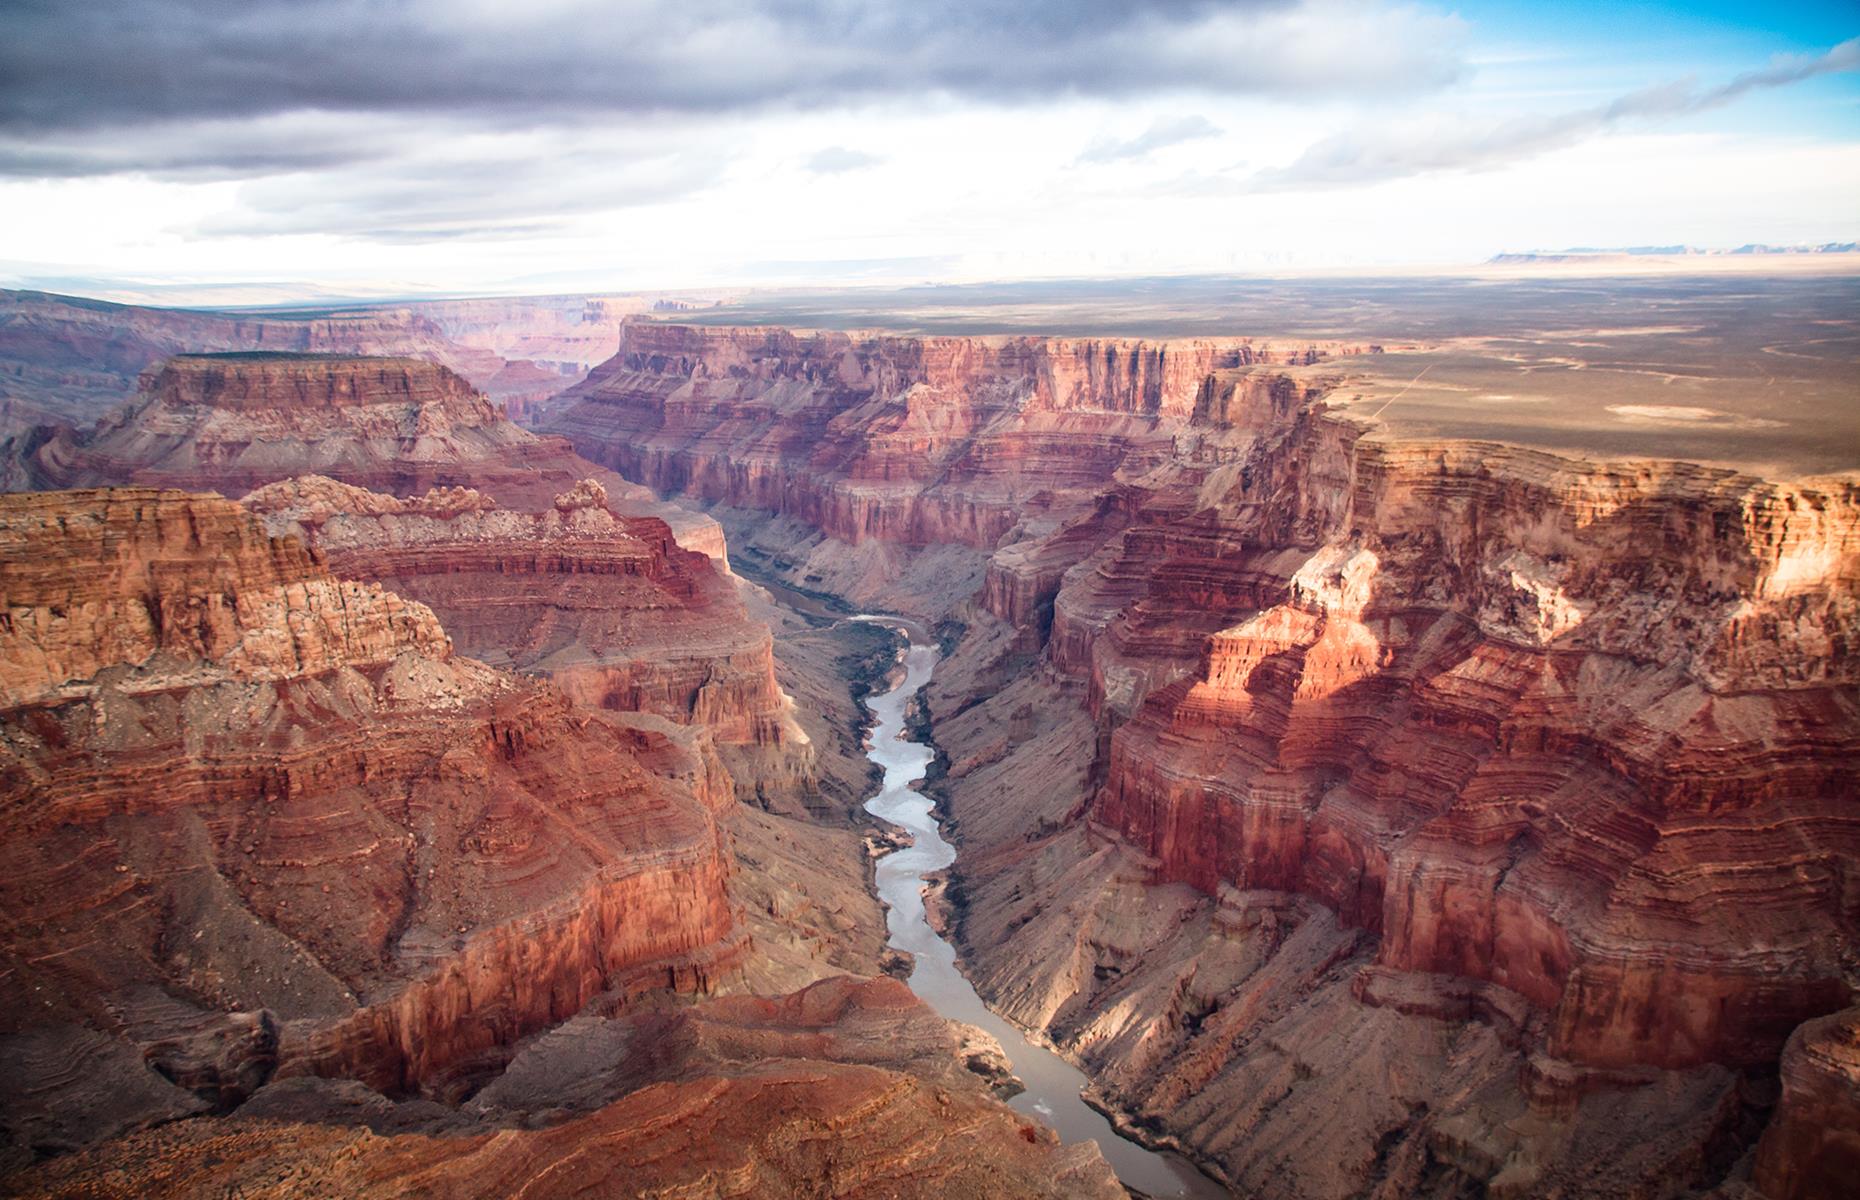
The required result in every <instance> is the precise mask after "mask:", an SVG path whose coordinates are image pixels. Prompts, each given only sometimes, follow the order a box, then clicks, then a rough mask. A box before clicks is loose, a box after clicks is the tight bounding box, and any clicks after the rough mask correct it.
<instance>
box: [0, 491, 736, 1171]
mask: <svg viewBox="0 0 1860 1200" xmlns="http://www.w3.org/2000/svg"><path fill="white" fill-rule="evenodd" d="M0 594H4V596H5V597H6V611H5V613H4V621H3V623H0V689H3V690H0V824H4V827H5V836H4V838H0V906H4V908H5V910H6V911H7V912H8V914H9V919H10V923H9V928H8V933H7V936H6V939H5V944H4V945H3V946H0V958H4V960H5V969H4V970H0V1012H3V1013H4V1014H5V1016H4V1017H3V1018H0V1042H3V1043H4V1045H5V1047H6V1048H7V1049H6V1050H5V1053H7V1054H8V1056H9V1061H11V1062H12V1063H13V1064H14V1067H13V1070H14V1076H13V1077H14V1079H15V1081H16V1083H17V1086H18V1088H19V1089H20V1090H19V1091H17V1092H16V1093H15V1097H16V1098H19V1097H24V1096H28V1095H29V1096H32V1097H33V1098H34V1099H33V1103H35V1104H38V1105H41V1106H42V1107H43V1108H44V1109H45V1111H46V1113H47V1114H49V1115H42V1117H41V1118H34V1121H35V1122H36V1124H35V1123H34V1122H28V1123H27V1125H25V1126H18V1125H14V1126H12V1127H13V1128H14V1130H15V1136H19V1131H20V1130H21V1129H27V1130H30V1129H34V1128H36V1129H40V1130H41V1133H43V1131H44V1130H45V1129H46V1128H47V1127H60V1126H61V1125H62V1124H63V1123H67V1122H72V1121H75V1120H76V1118H74V1117H73V1116H72V1113H73V1112H74V1111H77V1112H80V1113H81V1112H83V1111H88V1109H89V1108H90V1107H92V1106H94V1105H95V1104H96V1101H94V1100H86V1099H85V1098H84V1097H83V1096H82V1095H81V1094H75V1095H74V1094H73V1091H72V1089H74V1088H75V1089H78V1091H79V1092H80V1093H81V1092H82V1089H84V1088H86V1087H91V1086H98V1085H101V1086H103V1087H105V1088H107V1089H110V1092H111V1095H113V1096H115V1097H118V1098H119V1099H121V1098H123V1097H128V1099H121V1104H122V1106H123V1107H125V1108H126V1110H127V1115H125V1116H124V1117H123V1118H122V1119H123V1121H124V1122H125V1124H126V1125H129V1126H133V1125H134V1124H136V1123H141V1122H144V1121H147V1120H151V1119H160V1118H161V1116H162V1115H163V1114H166V1115H174V1114H175V1113H176V1112H177V1111H180V1112H184V1111H188V1110H189V1107H190V1106H197V1105H198V1104H199V1103H200V1101H198V1100H196V1099H195V1096H196V1095H202V1096H210V1097H212V1098H213V1099H212V1100H211V1101H209V1102H210V1103H227V1102H232V1103H236V1102H237V1100H238V1099H240V1098H242V1097H243V1095H244V1094H245V1092H247V1091H249V1089H250V1088H251V1087H252V1086H256V1084H257V1083H258V1082H262V1081H263V1080H264V1078H266V1077H267V1076H268V1075H271V1074H272V1073H274V1072H276V1073H280V1074H291V1073H298V1072H316V1073H322V1074H333V1075H342V1076H349V1077H354V1078H358V1079H362V1080H364V1081H366V1082H368V1083H370V1084H373V1085H375V1086H379V1087H384V1088H389V1089H398V1090H409V1091H413V1090H428V1091H433V1092H437V1093H440V1094H446V1093H448V1092H450V1091H451V1090H453V1089H455V1088H457V1087H459V1086H462V1085H463V1084H464V1083H466V1082H467V1081H469V1080H471V1079H472V1078H473V1077H474V1076H475V1075H477V1074H479V1073H480V1072H482V1071H483V1070H485V1069H486V1068H487V1067H494V1066H495V1065H497V1064H498V1063H500V1062H501V1061H502V1060H503V1058H504V1057H507V1055H508V1053H509V1048H510V1047H511V1046H512V1045H513V1044H514V1043H515V1041H516V1040H517V1039H519V1038H521V1037H523V1036H524V1035H526V1034H527V1033H529V1032H532V1031H534V1030H537V1029H540V1028H543V1027H545V1026H548V1025H550V1024H553V1023H555V1022H558V1021H560V1020H562V1019H564V1018H565V1017H567V1016H569V1015H571V1014H572V1013H574V1012H575V1011H577V1010H578V1009H579V1008H580V1007H581V1006H582V1005H583V1004H584V1003H585V1002H586V1001H587V1000H589V999H590V998H591V997H593V996H594V995H596V994H597V993H599V992H601V991H602V990H603V989H606V988H611V987H619V988H640V987H664V986H668V985H671V986H676V987H678V988H680V989H681V990H703V989H704V988H706V987H707V986H708V984H709V981H710V980H711V979H712V978H714V977H715V975H716V973H717V972H718V971H720V970H722V969H724V968H726V967H727V966H728V964H729V963H730V962H731V961H732V959H733V958H734V956H735V955H736V954H737V953H738V948H737V946H736V942H735V934H734V918H733V916H732V912H731V907H730V903H729V900H728V898H727V896H726V893H725V890H724V883H725V878H726V874H727V868H726V859H725V857H724V854H723V850H722V839H721V835H720V833H719V830H718V827H717V824H716V820H715V817H714V813H715V811H716V810H717V808H718V807H719V806H720V805H723V804H726V803H728V798H729V792H728V784H727V780H724V779H723V778H722V776H721V773H720V772H717V771H715V770H714V769H710V768H707V767H705V766H704V764H703V763H702V762H700V761H694V760H693V759H692V756H691V751H690V750H689V749H688V748H686V747H684V746H681V745H680V744H679V743H677V742H676V741H675V740H673V739H669V738H668V737H667V736H666V735H664V734H663V733H658V732H654V731H653V729H652V728H651V727H649V726H634V725H630V724H628V723H627V722H626V720H625V719H622V718H614V719H611V720H610V719H607V718H603V717H597V716H593V715H590V714H588V713H586V712H585V711H582V710H578V709H576V708H574V707H572V706H570V705H569V704H568V703H567V702H565V701H564V700H563V699H562V698H561V697H559V696H558V695H555V694H554V693H553V692H551V691H549V690H547V689H545V688H543V687H541V686H538V685H536V684H534V683H531V682H527V681H524V680H521V679H518V678H517V677H514V676H509V675H505V674H502V673H500V672H497V671H494V670H492V669H490V668H488V667H486V666H484V665H482V664H480V663H477V662H474V661H472V660H470V659H466V658H462V657H459V656H456V655H455V654H453V652H452V647H451V644H450V642H449V640H448V639H447V637H446V636H445V634H444V632H443V631H442V630H441V628H440V626H439V623H438V622H437V621H436V620H435V619H434V617H433V615H432V613H431V612H430V611H429V610H428V609H427V608H426V607H425V606H423V605H420V604H417V603H413V602H409V601H403V600H401V599H399V598H398V597H396V596H395V595H394V594H393V593H391V592H387V591H385V590H383V589H382V588H381V587H379V586H378V585H374V584H363V583H356V582H349V581H339V580H337V579H335V578H333V577H332V576H331V575H330V574H329V572H328V571H327V569H325V568H324V567H323V566H321V565H320V564H318V563H317V562H315V561H314V560H313V559H312V558H311V556H310V555H309V554H308V553H307V552H306V551H305V550H304V549H303V547H302V546H301V545H300V544H299V543H297V542H296V541H294V540H289V539H282V540H281V539H274V538H271V537H269V536H268V535H267V534H266V533H265V531H264V529H263V527H262V526H261V525H260V524H259V523H258V521H257V519H256V518H254V517H252V516H250V515H249V514H247V513H245V512H244V511H243V510H242V509H240V508H239V507H238V506H237V505H235V504H232V503H231V502H228V501H225V500H222V499H220V498H218V497H213V496H197V495H187V494H183V493H177V492H164V491H156V490H152V489H135V488H131V489H117V490H99V491H89V492H66V493H38V494H30V495H19V496H6V497H0ZM84 1028H88V1029H90V1030H93V1031H96V1033H100V1034H102V1035H104V1039H103V1041H101V1042H96V1043H95V1044H94V1046H93V1043H92V1042H90V1041H86V1040H85V1039H86V1038H95V1036H96V1034H95V1033H93V1034H80V1033H79V1032H78V1031H79V1030H81V1029H84ZM113 1046H114V1047H126V1049H124V1050H122V1051H121V1052H119V1051H118V1050H113V1049H110V1047H113ZM84 1047H92V1048H91V1049H84ZM87 1055H88V1056H89V1057H90V1060H91V1066H90V1067H89V1068H87V1069H83V1070H78V1071H75V1072H74V1071H73V1070H72V1068H73V1067H74V1065H78V1064H80V1063H82V1062H84V1061H85V1056H87ZM20 1056H23V1057H20ZM98 1056H101V1058H99V1057H98ZM145 1059H146V1064H145ZM22 1063H23V1064H24V1065H21V1064H22ZM167 1081H175V1082H173V1083H170V1082H167ZM177 1085H179V1087H180V1088H181V1089H182V1090H177ZM137 1096H141V1097H142V1099H140V1100H136V1099H134V1098H135V1097H137ZM115 1102H116V1101H112V1103H115ZM84 1120H88V1118H85V1119H84ZM78 1123H79V1124H82V1122H81V1121H80V1122H78ZM86 1128H87V1129H88V1132H89V1134H90V1135H91V1136H95V1134H96V1133H98V1132H107V1131H108V1128H109V1126H108V1122H107V1120H106V1119H104V1118H102V1117H99V1119H98V1122H97V1123H91V1124H90V1125H88V1126H86ZM26 1136H29V1137H30V1136H38V1135H31V1134H27V1135H26ZM45 1136H48V1137H50V1136H51V1135H45ZM47 1144H48V1145H50V1146H52V1147H56V1146H58V1145H61V1144H69V1143H61V1142H59V1141H58V1140H57V1139H56V1138H53V1139H52V1140H51V1141H50V1142H49V1143H47Z"/></svg>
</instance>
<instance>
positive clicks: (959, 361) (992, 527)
mask: <svg viewBox="0 0 1860 1200" xmlns="http://www.w3.org/2000/svg"><path fill="white" fill-rule="evenodd" d="M1339 349H1342V347H1339V346H1337V345H1336V344H1334V343H1325V344H1321V345H1320V344H1305V343H1299V344H1297V345H1290V344H1287V345H1277V344H1268V343H1254V342H1241V341H1235V342H1231V343H1227V342H1161V343H1145V342H1132V341H1116V340H1105V341H1072V340H1064V339H1056V338H1006V339H979V338H900V337H888V336H879V335H849V334H840V333H808V334H797V333H790V332H788V331H785V330H779V329H727V328H706V327H698V326H679V325H666V324H657V323H651V322H640V321H636V322H629V323H627V324H626V325H625V326H624V327H623V328H622V330H621V338H620V349H619V352H618V353H617V354H616V355H615V356H614V357H613V358H611V359H609V360H608V361H607V362H605V363H603V364H601V365H600V366H599V367H596V368H595V369H594V370H593V371H592V372H591V373H590V374H589V376H588V378H587V379H586V380H585V381H583V382H582V383H581V384H578V385H577V386H575V387H574V388H571V389H569V390H568V391H567V392H564V393H563V394H562V395H560V396H558V397H556V398H555V399H554V400H552V401H550V402H549V403H547V404H545V405H543V406H542V407H541V408H540V409H539V410H538V413H537V415H536V417H535V418H534V419H533V422H532V424H533V427H534V428H536V429H538V430H541V431H543V432H548V433H558V434H561V435H563V436H566V437H568V438H569V439H570V440H571V441H572V442H573V443H574V445H575V447H576V449H577V450H578V451H580V452H581V453H582V454H583V455H585V456H587V457H588V458H591V459H593V460H594V461H596V462H600V463H603V464H605V465H607V466H611V467H613V468H614V469H616V470H618V471H619V472H620V473H621V474H622V475H624V476H626V477H627V478H628V479H631V480H634V481H637V482H640V483H644V484H646V485H647V486H649V487H652V488H654V489H655V490H657V491H659V492H661V493H678V494H680V495H683V496H687V497H693V498H697V499H701V500H705V501H709V502H713V503H716V504H721V505H727V506H731V507H734V508H739V509H756V510H760V511H762V512H765V513H773V514H776V515H778V516H780V517H784V518H788V519H791V520H793V521H797V522H800V523H802V524H804V525H806V526H808V527H810V528H811V529H812V530H813V531H815V532H816V533H817V534H820V535H825V537H827V538H829V539H832V542H833V544H832V545H830V546H827V547H824V548H822V550H821V553H820V554H819V555H818V559H819V561H815V562H805V561H803V562H796V563H792V564H784V565H792V566H794V567H795V575H796V577H798V578H800V579H802V580H807V577H808V576H810V575H812V576H813V577H814V578H813V579H812V580H811V582H812V583H814V584H815V585H816V586H823V585H824V586H827V587H828V588H829V589H830V590H836V591H840V592H842V593H851V594H854V595H855V596H856V597H859V598H863V597H862V595H861V594H862V593H867V592H870V593H873V594H876V592H877V590H878V589H880V588H882V586H883V584H885V583H888V582H890V579H891V578H892V577H895V576H896V574H897V573H899V572H900V571H902V570H904V569H905V564H903V563H901V562H899V561H898V558H897V556H896V554H895V549H896V548H898V547H906V548H924V547H933V546H951V547H962V548H965V549H967V550H969V551H972V552H984V553H985V552H987V551H990V550H992V549H993V548H994V547H995V546H996V545H997V544H998V543H1000V542H1001V541H1002V540H1003V539H1004V537H1009V535H1010V533H1011V532H1012V533H1013V534H1014V536H1015V537H1018V536H1020V535H1022V534H1024V533H1026V532H1029V531H1044V530H1047V529H1050V528H1051V527H1052V526H1053V525H1054V524H1056V523H1057V522H1059V521H1060V520H1062V519H1064V518H1066V517H1067V516H1069V515H1071V514H1073V513H1074V512H1075V511H1076V510H1077V509H1078V508H1079V507H1080V506H1081V505H1087V504H1090V503H1092V502H1093V501H1094V500H1095V498H1096V496H1097V495H1098V493H1099V492H1100V491H1101V490H1102V489H1103V487H1104V486H1105V484H1106V482H1107V481H1109V480H1111V479H1114V478H1122V477H1136V476H1140V475H1141V474H1143V473H1144V472H1146V471H1148V470H1150V469H1151V468H1153V467H1155V466H1157V465H1159V464H1161V463H1163V462H1165V461H1167V459H1168V458H1169V456H1170V454H1171V452H1172V448H1173V441H1172V434H1171V431H1170V428H1169V425H1170V423H1172V422H1179V421H1181V420H1184V419H1186V418H1188V417H1190V416H1191V415H1192V414H1194V413H1195V412H1196V411H1197V409H1199V408H1205V407H1206V406H1207V405H1208V404H1209V403H1210V402H1211V397H1210V396H1209V395H1208V394H1205V387H1204V385H1206V384H1207V382H1208V379H1209V376H1210V375H1211V373H1213V372H1215V371H1217V370H1219V369H1227V368H1234V367H1239V366H1243V365H1247V364H1252V363H1259V362H1266V361H1272V362H1287V361H1300V362H1304V361H1312V362H1315V361H1318V360H1319V359H1321V358H1323V357H1326V356H1327V355H1329V354H1332V353H1334V352H1336V351H1337V350H1339ZM788 540H789V541H792V540H793V539H792V538H790V539H788Z"/></svg>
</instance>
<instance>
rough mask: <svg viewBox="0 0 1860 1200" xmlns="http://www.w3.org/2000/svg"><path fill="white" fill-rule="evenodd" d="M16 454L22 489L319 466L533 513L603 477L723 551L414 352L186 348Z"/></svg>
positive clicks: (234, 478) (694, 523)
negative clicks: (130, 390) (106, 411)
mask: <svg viewBox="0 0 1860 1200" xmlns="http://www.w3.org/2000/svg"><path fill="white" fill-rule="evenodd" d="M12 457H13V459H14V460H15V461H14V462H13V463H12V464H11V474H12V475H13V476H14V478H13V479H11V480H9V484H10V485H11V486H15V487H49V488H58V487H77V486H100V485H109V484H136V485H144V486H156V487H174V488H182V489H188V490H196V491H200V490H212V491H218V492H220V493H221V494H223V495H228V496H238V495H242V494H244V493H245V492H247V491H250V490H252V489H253V488H256V487H260V486H262V485H264V484H267V483H273V482H276V481H278V480H282V479H289V478H292V477H294V476H297V475H302V474H306V473H316V474H321V475H326V476H330V477H332V478H337V479H341V480H343V481H344V482H347V483H353V484H356V485H358V486H362V487H366V488H369V489H371V490H374V491H381V492H388V493H391V494H394V495H403V496H404V495H416V494H419V493H423V492H425V491H427V490H429V489H431V488H434V487H440V488H446V487H470V488H475V489H478V490H480V491H483V492H486V493H488V494H490V495H492V496H494V497H496V498H497V499H498V500H499V501H500V502H502V503H503V504H505V505H508V506H511V507H517V508H525V509H529V510H532V511H542V510H546V509H548V508H549V507H550V506H551V504H552V503H553V500H554V498H555V497H556V496H557V495H559V494H561V493H563V492H566V491H568V490H570V489H571V488H573V487H574V485H575V484H576V483H577V482H579V481H580V480H582V479H584V478H587V477H589V476H590V475H597V476H601V477H602V483H603V484H604V485H605V486H607V487H608V489H609V493H610V499H611V500H612V502H613V503H614V504H615V505H616V506H617V507H619V508H620V509H621V510H622V511H624V512H627V513H628V514H629V515H640V516H658V517H660V518H662V519H664V520H665V521H667V522H668V523H669V524H670V525H671V526H672V527H673V530H674V532H675V533H676V534H677V536H678V538H679V540H680V542H681V543H682V544H684V545H686V546H688V547H690V548H693V549H699V550H704V551H706V552H708V553H712V554H715V555H717V556H718V557H721V556H722V553H723V548H722V539H721V537H720V535H719V534H718V531H717V528H716V525H715V523H714V522H712V521H710V520H708V519H707V518H704V517H701V516H697V515H696V514H691V513H685V512H683V511H682V510H678V509H675V508H673V507H671V506H669V505H661V504H658V503H656V502H655V501H654V500H653V499H652V497H651V495H650V494H649V493H647V492H645V491H644V490H643V489H641V488H638V487H636V486H633V485H630V484H627V483H626V482H625V481H624V480H621V479H619V478H617V477H615V476H613V475H611V474H610V473H607V472H604V471H601V470H600V469H599V468H596V467H594V466H592V465H591V464H588V463H586V462H584V461H582V460H581V459H579V458H578V457H577V456H576V455H575V454H574V452H573V451H572V450H570V449H569V447H568V445H567V443H566V442H564V441H562V440H561V439H559V438H539V437H536V436H535V435H534V434H531V433H529V432H527V431H525V430H523V429H520V428H518V427H517V426H516V425H514V424H512V423H511V422H510V421H509V420H507V419H506V418H505V417H504V415H503V412H502V411H501V409H500V408H499V407H498V406H497V405H495V404H493V403H492V402H491V401H490V400H489V399H488V398H486V397H485V396H484V395H482V394H480V393H479V392H477V391H476V390H474V389H473V387H472V386H471V384H469V383H467V382H466V381H465V380H464V379H463V378H461V377H460V376H458V375H457V374H455V373H453V372H452V371H450V370H448V369H446V368H445V367H443V366H439V365H437V364H435V363H431V362H427V361H424V360H420V359H414V358H392V357H372V358H371V357H358V356H342V355H316V354H283V353H280V354H271V353H250V354H198V355H181V356H178V357H175V358H171V359H169V360H167V361H166V362H165V363H163V364H162V365H161V367H160V368H159V369H156V370H153V371H151V372H150V373H149V374H148V375H147V376H145V378H144V381H143V388H142V390H141V392H140V394H139V395H138V396H137V397H136V398H135V399H134V400H132V401H130V402H129V403H127V404H125V405H123V406H122V407H120V408H119V409H117V410H116V411H115V412H113V413H111V414H110V415H109V416H107V417H105V418H104V419H103V420H101V421H99V422H98V424H97V426H96V427H95V428H93V429H90V430H87V431H85V432H83V433H75V434H74V433H71V432H69V431H67V432H63V433H60V434H57V435H55V436H50V437H47V438H44V439H39V440H36V441H34V440H28V441H23V442H22V441H17V440H16V441H15V443H14V445H13V455H12Z"/></svg>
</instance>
